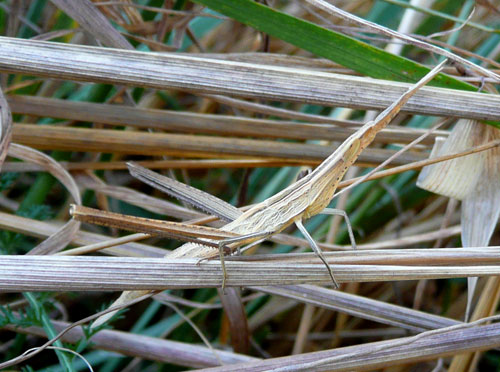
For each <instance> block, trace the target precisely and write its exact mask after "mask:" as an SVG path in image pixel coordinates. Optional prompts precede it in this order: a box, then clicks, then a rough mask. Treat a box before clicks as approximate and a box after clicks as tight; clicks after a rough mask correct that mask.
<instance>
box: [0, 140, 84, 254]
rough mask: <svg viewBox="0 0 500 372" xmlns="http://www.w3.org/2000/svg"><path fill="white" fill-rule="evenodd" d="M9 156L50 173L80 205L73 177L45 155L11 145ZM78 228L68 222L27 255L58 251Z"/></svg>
mask: <svg viewBox="0 0 500 372" xmlns="http://www.w3.org/2000/svg"><path fill="white" fill-rule="evenodd" d="M8 153H9V156H13V157H15V158H18V159H21V160H24V161H29V162H33V163H36V164H38V165H40V166H42V167H43V168H44V169H45V170H46V171H48V172H50V173H51V174H52V175H53V176H54V177H55V178H57V179H58V180H59V181H60V182H61V183H62V184H63V185H64V186H65V187H66V189H67V190H68V191H69V193H70V194H71V196H72V198H73V200H74V201H75V203H77V204H78V205H81V204H82V201H81V198H80V191H79V190H78V186H77V185H76V183H75V180H74V179H73V177H72V176H71V175H70V174H69V173H68V171H66V170H65V169H64V168H63V167H61V165H59V163H57V162H56V161H55V160H54V159H52V158H51V157H50V156H47V155H46V154H44V153H42V152H40V151H36V150H34V149H32V148H29V147H26V146H21V145H18V144H11V145H10V147H9V152H8ZM79 228H80V223H79V222H77V221H74V220H70V221H68V222H67V223H66V224H65V225H64V226H62V227H61V228H60V229H59V230H58V231H57V232H55V233H54V234H52V235H50V236H49V237H48V238H47V239H46V240H45V241H43V242H42V243H40V244H39V245H37V246H36V247H35V248H33V249H32V250H31V251H30V252H29V253H28V254H32V255H34V254H49V253H54V252H57V251H60V250H62V249H64V248H65V247H66V245H68V243H69V242H70V241H72V240H73V236H74V235H75V234H76V233H77V231H78V229H79Z"/></svg>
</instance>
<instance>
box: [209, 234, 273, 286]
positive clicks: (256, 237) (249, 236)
mask: <svg viewBox="0 0 500 372" xmlns="http://www.w3.org/2000/svg"><path fill="white" fill-rule="evenodd" d="M272 234H273V233H272V232H256V233H250V234H247V235H241V236H237V237H235V238H227V239H223V240H220V241H219V242H218V246H219V258H220V264H221V266H222V292H223V293H224V288H225V287H226V279H227V272H226V264H225V261H224V255H225V253H224V248H225V247H226V246H227V245H228V244H235V243H240V244H238V248H239V247H240V246H241V245H242V244H245V242H247V241H255V240H258V241H259V242H260V241H262V240H263V239H262V238H265V237H267V236H269V235H272Z"/></svg>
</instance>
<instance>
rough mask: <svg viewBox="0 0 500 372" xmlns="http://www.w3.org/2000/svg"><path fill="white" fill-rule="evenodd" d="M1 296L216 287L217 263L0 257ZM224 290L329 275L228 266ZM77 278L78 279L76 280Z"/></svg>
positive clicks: (482, 269)
mask: <svg viewBox="0 0 500 372" xmlns="http://www.w3.org/2000/svg"><path fill="white" fill-rule="evenodd" d="M0 264H1V269H0V279H1V280H0V290H2V291H9V292H10V291H20V290H22V291H54V290H57V291H121V290H149V291H151V290H163V289H167V288H217V287H220V285H221V280H222V270H221V266H220V263H219V262H214V261H208V262H204V263H203V264H199V259H187V258H182V259H180V258H174V259H167V258H164V259H154V258H133V259H132V258H123V257H78V256H74V257H72V256H67V257H65V256H52V257H49V256H36V257H34V256H3V257H0ZM331 266H332V270H334V272H335V275H336V277H337V279H338V280H339V281H340V282H368V281H393V280H417V279H437V278H463V277H469V276H472V277H473V276H493V275H500V265H487V266H485V265H468V266H414V265H412V266H404V265H398V266H391V265H331ZM227 271H228V279H227V286H237V287H241V286H261V285H288V284H303V283H309V284H325V283H329V282H331V281H330V276H329V274H328V272H327V271H326V270H325V267H324V265H323V263H317V264H296V263H292V264H290V263H288V262H272V263H271V262H238V261H229V262H228V263H227ZM75 274H77V275H75Z"/></svg>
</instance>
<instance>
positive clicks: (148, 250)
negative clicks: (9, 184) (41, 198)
mask: <svg viewBox="0 0 500 372" xmlns="http://www.w3.org/2000/svg"><path fill="white" fill-rule="evenodd" d="M0 228H2V229H5V230H8V231H15V232H19V233H21V234H26V235H28V236H34V237H37V238H45V237H48V236H50V235H52V234H55V233H57V231H58V230H59V229H60V226H59V225H56V224H51V223H48V222H43V221H38V220H34V219H31V218H25V217H20V216H16V215H12V214H8V213H3V212H0ZM109 240H110V238H109V237H108V236H105V235H100V234H96V233H91V232H87V231H78V232H77V233H76V234H75V235H74V236H73V238H72V241H71V242H72V243H73V244H77V245H81V246H84V245H90V244H100V243H104V242H107V241H109ZM103 251H104V252H105V253H107V254H111V255H117V256H129V257H144V256H146V257H163V256H164V255H165V250H164V249H161V248H157V247H153V246H151V245H146V244H140V243H126V244H121V245H120V246H118V247H112V248H108V249H105V250H103Z"/></svg>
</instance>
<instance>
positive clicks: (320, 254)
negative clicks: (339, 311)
mask: <svg viewBox="0 0 500 372" xmlns="http://www.w3.org/2000/svg"><path fill="white" fill-rule="evenodd" d="M295 225H297V227H298V228H299V230H300V232H301V233H302V235H304V237H305V238H306V239H307V241H308V242H309V244H310V245H311V248H312V250H313V251H314V253H316V254H317V255H318V257H319V258H320V260H321V261H323V263H324V264H325V265H326V267H327V269H328V273H329V274H330V278H332V282H333V285H334V286H335V288H338V287H339V284H338V283H337V281H336V280H335V277H334V275H333V271H332V268H331V267H330V265H328V262H326V259H325V256H323V252H322V251H321V249H320V248H319V247H318V244H316V242H315V241H314V239H313V238H312V236H311V235H310V234H309V232H308V231H307V230H306V228H305V227H304V225H303V224H302V221H301V220H296V221H295Z"/></svg>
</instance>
